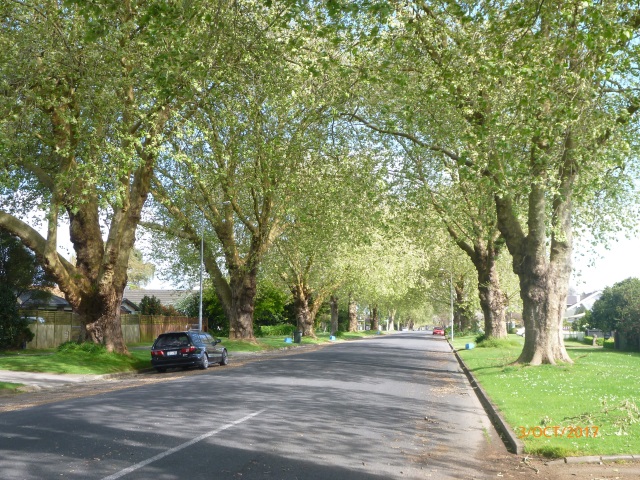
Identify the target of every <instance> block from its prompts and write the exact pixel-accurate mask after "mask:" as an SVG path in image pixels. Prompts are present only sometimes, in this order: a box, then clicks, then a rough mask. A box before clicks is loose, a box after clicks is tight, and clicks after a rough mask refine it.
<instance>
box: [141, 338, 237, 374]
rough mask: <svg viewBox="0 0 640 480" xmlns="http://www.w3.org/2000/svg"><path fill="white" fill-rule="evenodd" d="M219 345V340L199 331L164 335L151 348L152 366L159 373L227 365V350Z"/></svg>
mask: <svg viewBox="0 0 640 480" xmlns="http://www.w3.org/2000/svg"><path fill="white" fill-rule="evenodd" d="M219 343H220V340H219V339H217V338H213V337H212V336H211V335H209V334H208V333H205V332H200V331H197V330H189V331H186V332H168V333H163V334H161V335H160V336H158V338H156V341H155V342H153V346H152V347H151V365H152V366H153V368H155V369H156V370H157V371H158V372H166V371H167V368H176V367H182V368H187V367H199V368H201V369H203V370H204V369H206V368H209V365H210V364H211V363H217V364H220V365H227V364H228V363H229V358H228V356H227V349H226V348H224V347H223V346H219V345H218V344H219Z"/></svg>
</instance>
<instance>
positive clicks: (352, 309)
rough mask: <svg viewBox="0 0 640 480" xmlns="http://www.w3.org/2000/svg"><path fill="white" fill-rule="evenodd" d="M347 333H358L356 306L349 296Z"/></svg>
mask: <svg viewBox="0 0 640 480" xmlns="http://www.w3.org/2000/svg"><path fill="white" fill-rule="evenodd" d="M348 308H349V331H350V332H357V331H358V314H357V305H356V302H355V300H353V299H352V298H351V296H349V307H348Z"/></svg>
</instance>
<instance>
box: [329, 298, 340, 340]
mask: <svg viewBox="0 0 640 480" xmlns="http://www.w3.org/2000/svg"><path fill="white" fill-rule="evenodd" d="M330 306H331V335H335V334H336V333H337V332H338V297H336V296H335V295H331V300H330Z"/></svg>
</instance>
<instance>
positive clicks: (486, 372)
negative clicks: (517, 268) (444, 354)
mask: <svg viewBox="0 0 640 480" xmlns="http://www.w3.org/2000/svg"><path fill="white" fill-rule="evenodd" d="M473 341H474V338H473V337H459V338H456V339H455V340H454V348H455V349H456V350H458V353H459V355H460V357H461V358H462V359H463V360H464V362H465V364H466V365H467V367H468V368H469V370H471V372H472V373H473V375H474V376H475V378H476V379H477V381H478V383H480V385H481V386H482V388H483V389H484V390H485V391H486V392H487V394H488V395H489V397H490V398H491V401H492V402H493V404H494V405H496V406H497V407H498V409H499V410H500V412H501V413H502V415H503V417H504V418H505V420H506V421H507V422H508V423H509V425H510V426H511V427H512V428H513V430H514V432H516V435H517V436H518V437H520V438H521V440H522V441H523V442H524V444H525V449H526V452H527V453H529V454H533V455H543V456H547V457H563V456H581V455H616V454H639V453H640V411H639V409H638V404H639V403H640V390H639V389H638V385H639V384H640V368H638V367H639V366H640V354H638V353H630V352H619V351H615V350H610V349H603V348H600V347H588V346H584V345H582V344H579V343H577V342H570V341H568V342H567V343H566V346H567V352H568V353H569V355H570V356H571V358H572V360H573V361H574V364H573V365H569V364H563V365H557V366H552V365H541V366H537V367H531V366H527V365H514V364H513V362H514V361H515V360H516V359H517V357H518V355H519V354H520V352H521V350H522V344H523V339H522V338H521V337H518V336H516V335H510V336H509V338H508V340H506V341H501V342H497V343H495V344H494V345H493V346H492V347H488V348H483V347H481V346H476V348H473V349H469V350H466V349H465V344H467V343H470V342H473Z"/></svg>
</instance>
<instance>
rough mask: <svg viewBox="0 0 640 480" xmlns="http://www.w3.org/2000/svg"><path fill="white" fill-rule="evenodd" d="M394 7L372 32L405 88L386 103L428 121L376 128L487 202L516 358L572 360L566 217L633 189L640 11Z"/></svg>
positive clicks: (615, 7) (574, 6) (499, 5)
mask: <svg viewBox="0 0 640 480" xmlns="http://www.w3.org/2000/svg"><path fill="white" fill-rule="evenodd" d="M393 8H394V10H393V11H394V15H393V16H392V17H389V18H391V21H390V22H388V23H387V25H386V26H387V27H388V28H385V29H381V30H380V32H381V33H380V36H381V37H384V38H385V39H386V40H388V41H386V42H385V43H384V45H385V47H386V50H385V51H384V53H386V55H385V56H384V60H383V61H384V62H385V65H387V66H388V68H387V69H386V70H385V71H387V72H388V71H389V70H390V69H392V70H393V73H394V75H397V80H396V82H397V84H398V85H399V86H400V87H401V88H400V89H397V92H396V96H395V97H394V103H393V104H392V105H391V106H388V107H387V108H388V109H390V110H392V111H393V110H394V109H396V110H398V109H400V108H404V110H405V111H412V112H416V116H419V117H420V119H422V121H423V124H422V125H416V124H413V125H411V124H404V125H403V124H398V123H394V122H391V123H389V124H385V125H383V127H384V130H392V131H394V132H395V134H396V135H397V136H401V137H402V138H405V139H407V140H409V141H411V142H413V143H414V144H417V145H420V146H421V147H422V148H424V149H427V150H428V151H430V152H431V153H432V155H434V156H435V155H437V156H438V157H440V158H441V159H444V160H445V161H446V162H448V163H451V164H453V165H455V166H456V168H457V169H458V171H459V172H460V174H461V175H464V177H465V178H466V179H468V180H469V181H472V180H473V179H474V178H476V179H477V181H478V186H479V187H481V188H482V190H484V191H486V192H489V193H490V195H491V196H492V198H493V202H494V207H495V214H496V216H495V219H496V225H497V228H498V230H499V231H500V234H501V236H502V238H503V241H504V242H505V245H506V247H507V248H508V250H509V252H510V253H511V255H512V258H513V270H514V272H515V273H516V274H517V275H518V277H519V282H520V295H521V299H522V302H523V321H524V324H525V328H526V329H527V332H528V335H527V336H526V337H525V345H524V348H523V351H522V353H521V355H520V357H519V359H518V361H519V362H522V363H529V364H532V365H537V364H541V363H551V364H555V363H556V362H558V361H563V362H571V359H570V358H569V356H568V354H567V352H566V350H565V347H564V342H563V338H562V331H561V327H562V313H563V311H564V305H565V299H566V294H567V289H568V282H569V276H570V273H571V254H572V245H573V232H574V226H573V224H574V215H575V213H576V212H578V211H580V210H581V209H586V208H591V207H593V208H597V207H599V206H601V205H606V202H607V200H608V199H611V198H612V199H613V200H620V199H622V198H624V195H623V192H627V191H629V190H630V188H631V187H632V184H631V183H630V182H629V181H628V171H629V165H631V164H632V163H633V160H634V155H633V152H632V149H633V148H634V147H635V145H634V133H635V132H634V130H635V126H636V123H635V122H636V120H635V114H636V112H637V110H638V106H639V105H638V99H637V75H636V74H635V65H636V61H635V59H636V58H637V49H638V42H637V34H638V27H639V26H640V16H639V15H638V14H637V9H636V8H635V7H634V6H633V5H632V4H631V3H630V2H622V1H617V2H608V3H606V4H603V3H590V2H580V3H576V2H555V3H545V2H542V3H541V2H515V3H514V2H508V1H505V2H484V1H478V2H472V3H462V2H450V1H431V2H423V3H413V2H410V3H402V4H400V3H397V4H394V7H393ZM383 113H384V112H383ZM405 118H406V115H405ZM365 120H368V119H365ZM427 126H428V128H425V127H427ZM618 205H620V204H618ZM622 210H623V209H622V208H619V211H622ZM612 223H615V218H610V224H612Z"/></svg>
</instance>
